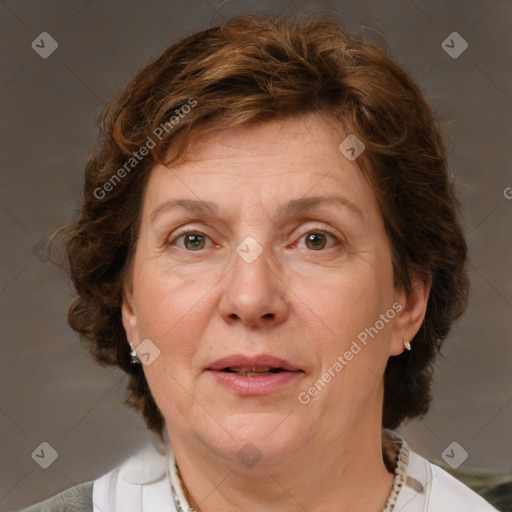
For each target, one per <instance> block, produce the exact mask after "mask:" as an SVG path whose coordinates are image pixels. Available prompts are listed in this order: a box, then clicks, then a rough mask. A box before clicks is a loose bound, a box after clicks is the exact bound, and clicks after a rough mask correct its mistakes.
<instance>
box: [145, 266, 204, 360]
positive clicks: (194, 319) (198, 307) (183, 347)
mask: <svg viewBox="0 0 512 512" xmlns="http://www.w3.org/2000/svg"><path fill="white" fill-rule="evenodd" d="M210 288H211V286H210V285H209V284H208V283H206V282H205V280H202V279H198V280H193V281H183V280H182V279H180V278H177V277H175V276H170V275H168V274H165V273H161V272H159V271H158V270H154V271H152V272H149V271H148V272H146V273H145V274H140V276H139V282H138V288H137V289H136V310H137V323H138V329H139V336H140V339H141V340H142V339H145V338H149V339H150V340H152V341H153V342H154V343H155V344H156V345H157V346H158V347H159V348H160V350H161V351H162V352H165V353H166V354H169V355H170V356H171V357H170V358H169V359H168V361H169V363H170V364H173V361H174V362H176V361H178V360H183V358H186V357H187V356H189V355H190V354H192V353H193V352H194V350H195V345H196V344H197V340H198V339H199V337H200V334H201V332H202V331H203V329H204V325H205V322H206V318H207V315H206V313H205V309H206V308H207V307H208V296H207V291H208V290H209V289H210ZM201 319H203V322H202V321H201Z"/></svg>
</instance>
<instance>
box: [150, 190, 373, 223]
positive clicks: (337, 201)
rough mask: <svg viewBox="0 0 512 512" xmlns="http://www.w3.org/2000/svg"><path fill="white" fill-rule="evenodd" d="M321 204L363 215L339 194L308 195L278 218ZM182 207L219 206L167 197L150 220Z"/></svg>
mask: <svg viewBox="0 0 512 512" xmlns="http://www.w3.org/2000/svg"><path fill="white" fill-rule="evenodd" d="M323 204H331V205H334V206H337V207H344V208H347V209H348V210H350V211H352V212H353V213H356V214H357V215H360V216H361V217H364V215H363V211H362V210H361V208H360V207H359V206H358V205H357V204H356V203H354V202H353V201H351V200H349V199H347V198H346V197H341V196H310V197H301V198H299V199H292V200H291V201H289V202H288V203H286V204H284V205H283V206H281V208H280V210H279V218H283V217H284V218H286V217H292V216H294V215H299V214H302V213H306V212H307V211H309V210H313V209H314V208H317V207H318V206H321V205H323ZM175 209H182V210H187V211H189V212H192V213H203V214H204V213H213V214H214V215H217V216H218V212H219V206H218V205H217V204H215V203H211V202H209V201H201V200H196V199H169V200H168V201H164V202H163V203H161V204H159V205H158V206H157V207H156V208H155V209H154V210H153V212H152V213H151V222H154V221H155V220H156V219H157V218H158V217H159V216H160V215H162V214H163V213H164V212H167V211H169V210H175Z"/></svg>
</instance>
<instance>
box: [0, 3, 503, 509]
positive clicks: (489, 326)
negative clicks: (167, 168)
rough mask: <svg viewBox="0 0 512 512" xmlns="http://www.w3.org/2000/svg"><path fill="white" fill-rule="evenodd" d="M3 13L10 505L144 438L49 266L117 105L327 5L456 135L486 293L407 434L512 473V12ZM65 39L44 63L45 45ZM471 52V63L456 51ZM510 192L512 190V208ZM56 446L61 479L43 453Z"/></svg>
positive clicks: (240, 6) (159, 8)
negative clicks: (163, 70) (234, 28)
mask: <svg viewBox="0 0 512 512" xmlns="http://www.w3.org/2000/svg"><path fill="white" fill-rule="evenodd" d="M219 5H220V2H219V1H218V0H189V1H186V2H179V1H177V0H167V1H163V0H161V1H147V2H143V1H142V0H130V1H124V2H123V1H120V0H118V1H116V0H106V1H102V0H89V1H87V0H80V1H78V0H75V1H64V0H61V1H58V0H52V1H49V0H46V1H35V0H30V1H29V0H5V1H2V2H1V3H0V25H1V43H2V45H1V50H0V51H1V62H2V68H1V75H0V105H1V112H2V116H1V120H2V121H1V129H2V132H1V137H0V140H1V143H2V151H1V158H2V167H1V170H0V181H1V185H0V226H1V233H2V236H1V246H2V250H1V265H0V325H1V326H2V331H1V343H2V351H1V356H0V360H1V365H2V370H1V378H2V384H1V386H0V433H1V442H2V444H1V449H2V451H1V461H2V462H1V467H2V470H1V475H0V509H1V510H14V509H16V508H18V507H21V506H25V505H28V504H30V503H33V502H34V501H36V500H39V499H42V498H45V497H48V496H50V495H53V494H54V493H56V492H57V491H60V490H62V489H64V488H68V487H70V486H72V485H74V484H76V483H79V482H82V481H85V480H88V479H92V478H95V477H97V476H99V475H101V474H103V473H105V472H106V471H108V470H110V469H111V468H113V467H114V466H115V465H116V464H117V463H118V462H120V461H121V460H123V459H124V458H125V457H126V456H127V455H128V454H129V453H131V452H132V451H134V450H135V449H137V448H138V447H139V446H140V445H142V444H143V443H145V442H146V439H147V435H148V434H147V433H146V431H145V427H144V425H143V422H142V420H141V419H139V418H138V416H136V415H135V413H134V412H132V411H130V410H128V409H125V408H124V407H123V406H122V405H121V404H120V402H121V400H122V397H123V395H124V392H123V382H124V379H123V377H122V375H121V374H120V373H119V372H117V371H114V370H111V369H103V368H100V367H97V366H95V364H94V363H93V362H92V361H89V359H88V357H87V355H86V353H85V350H84V348H83V347H82V346H81V345H80V343H79V341H78V339H77V336H76V335H75V334H74V333H73V332H72V331H71V330H70V329H69V328H68V327H67V324H66V314H67V307H68V304H69V302H70V296H71V293H72V290H71V288H70V286H69V284H68V282H67V278H66V276H65V275H64V274H63V273H62V272H61V271H60V270H59V269H58V268H56V267H55V266H54V265H52V264H51V263H48V262H46V261H45V258H44V257H43V255H42V253H41V250H42V247H43V245H44V243H45V241H46V238H47V237H48V236H49V235H50V234H51V233H52V232H53V231H54V230H55V229H57V228H58V227H59V226H60V225H62V224H63V223H65V222H66V221H68V220H69V219H70V218H71V216H72V208H73V207H74V206H75V205H76V203H77V200H78V198H79V195H80V189H81V186H82V180H83V168H84V164H85V162H86V160H87V157H88V154H89V152H90V150H91V149H92V148H93V145H94V141H95V136H96V119H97V117H98V114H99V113H100V110H101V108H102V107H103V104H104V102H105V101H106V100H107V99H108V98H109V97H111V96H112V95H113V94H114V93H115V92H116V91H117V90H118V89H119V88H122V87H124V86H125V85H126V83H127V82H128V80H129V79H130V77H131V76H132V75H133V73H134V72H135V70H137V69H140V68H141V67H143V66H144V65H145V63H147V62H148V60H149V59H150V58H153V57H156V56H157V55H158V54H159V53H160V52H161V51H163V49H164V48H165V47H166V46H168V45H169V44H170V43H171V42H172V41H174V40H175V39H177V38H181V37H183V36H186V35H188V34H190V33H191V32H193V31H196V30H199V29H201V28H205V27H207V26H208V25H209V24H214V23H218V22H220V21H222V19H223V18H226V17H228V16H229V15H231V14H234V13H238V12H242V11H247V10H253V9H258V8H261V7H265V8H274V9H279V10H281V9H283V10H285V11H286V12H293V11H298V10H304V9H306V8H312V7H323V8H328V9H331V10H333V11H336V12H338V13H339V14H340V15H341V17H342V18H343V19H344V21H345V23H346V25H347V26H348V27H349V28H351V29H357V28H358V27H360V26H365V27H368V28H367V29H365V33H366V34H367V37H368V38H370V39H372V40H379V37H378V36H377V35H376V33H375V32H374V30H382V31H383V32H384V34H385V36H386V39H387V42H388V44H389V47H390V50H391V53H392V55H393V57H394V58H395V59H396V60H398V61H399V62H400V63H401V64H402V65H403V66H404V67H405V68H406V69H407V70H408V71H409V72H410V73H411V75H412V76H413V78H414V79H416V81H418V82H419V84H420V86H421V88H422V90H423V92H424V93H425V95H426V96H427V98H428V99H429V101H430V102H431V104H432V105H433V107H434V109H435V110H436V111H437V112H438V114H439V115H440V116H441V118H442V121H443V122H445V123H449V124H447V127H446V129H445V131H446V132H447V133H448V135H449V136H451V137H452V138H453V142H454V149H453V154H452V158H451V165H452V168H453V172H454V175H455V178H456V180H457V183H458V187H459V190H460V195H461V198H462V201H463V203H464V205H465V208H466V231H467V235H468V240H469V243H470V246H471V260H472V263H471V277H472V283H473V290H472V295H471V302H470V306H469V310H468V313H467V315H466V316H465V319H464V320H463V321H462V322H460V324H459V325H458V326H457V327H456V328H455V329H454V331H453V334H452V335H451V338H450V340H449V343H448V344H447V348H446V350H445V354H446V359H444V360H441V361H440V362H439V365H438V372H437V378H436V382H437V384H436V388H437V397H436V399H435V402H434V403H433V406H432V409H431V412H430V413H429V415H428V416H427V417H426V418H425V419H424V421H421V422H413V423H411V424H409V425H407V426H405V427H404V428H402V429H401V431H402V433H403V434H404V435H405V437H406V439H407V440H408V441H409V444H410V445H411V446H412V448H413V449H415V450H416V451H418V452H420V453H421V454H423V455H424V456H427V457H429V458H430V459H431V460H432V459H437V460H439V459H440V458H441V453H442V452H443V450H444V449H445V448H446V447H447V446H448V445H449V444H450V443H451V442H453V441H456V442H458V443H459V444H460V445H461V446H462V447H463V448H464V449H465V450H466V451H467V452H468V454H469V457H468V459H467V460H466V461H465V462H464V463H463V465H462V466H461V469H476V468H484V469H485V468H486V469H492V470H500V471H509V472H510V471H512V458H511V451H512V442H511V438H510V432H511V420H512V382H511V378H510V369H511V362H512V361H511V360H512V355H511V354H512V350H511V349H512V341H511V335H510V328H511V316H512V315H511V312H512V309H511V306H512V285H511V274H512V273H511V264H510V261H511V240H512V236H511V235H512V233H511V222H510V220H511V214H512V200H507V198H506V197H505V195H504V190H506V188H507V187H512V176H511V173H510V162H511V156H512V155H511V153H512V152H511V147H512V145H511V124H510V120H511V113H512V87H511V86H512V80H511V69H512V66H511V64H512V63H511V60H512V55H511V49H512V30H511V29H512V27H511V21H512V11H511V2H510V0H478V1H476V0H475V1H462V0H460V1H454V2H446V1H441V0H436V1H426V0H424V1H423V0H422V1H420V0H416V1H412V0H410V1H408V0H404V1H400V0H387V1H382V0H380V1H379V0H373V1H372V0H349V1H343V2H342V1H340V0H337V1H327V0H326V1H323V2H320V1H319V2H304V1H300V0H296V1H289V0H287V1H284V0H268V1H260V2H258V3H248V2H231V3H227V4H225V5H223V6H222V7H221V8H220V9H219V10H218V11H217V12H215V10H216V8H217V7H218V6H219ZM44 31H46V32H49V33H50V34H51V35H52V37H53V38H55V39H56V40H57V42H58V45H59V46H58V49H57V50H56V51H55V53H53V54H52V55H51V56H50V57H49V58H47V59H42V58H41V57H40V56H39V55H38V54H37V53H36V52H35V51H34V50H33V49H32V48H31V43H32V41H33V40H34V39H36V37H37V36H38V35H39V34H40V33H41V32H44ZM453 31H456V32H458V33H459V34H461V35H462V37H463V38H464V39H465V40H466V41H467V42H468V43H469V48H468V49H467V50H466V51H465V52H464V53H463V54H462V55H461V56H460V57H458V58H457V59H453V58H451V57H450V56H449V55H448V54H447V53H446V52H445V51H444V50H443V48H442V47H441V43H442V41H443V40H444V39H445V38H446V37H447V36H448V35H449V34H450V33H452V32H453ZM511 195H512V194H511ZM43 441H46V442H48V443H50V444H51V446H53V447H54V448H55V450H56V451H57V452H58V459H57V460H56V461H55V462H54V463H53V464H52V465H51V466H50V467H49V468H48V469H42V468H40V467H39V466H38V465H37V464H36V463H35V462H34V460H33V459H32V458H31V453H32V452H33V451H34V450H35V449H36V447H38V446H39V445H40V443H41V442H43Z"/></svg>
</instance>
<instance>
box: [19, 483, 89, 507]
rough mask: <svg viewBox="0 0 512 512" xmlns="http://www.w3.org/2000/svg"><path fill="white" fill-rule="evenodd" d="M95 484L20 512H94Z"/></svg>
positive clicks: (65, 492) (72, 488)
mask: <svg viewBox="0 0 512 512" xmlns="http://www.w3.org/2000/svg"><path fill="white" fill-rule="evenodd" d="M92 487H93V482H86V483H83V484H80V485H77V486H76V487H71V488H70V489H67V490H66V491H63V492H61V493H60V494H57V495H55V496H53V497H52V498H50V499H48V500H46V501H41V502H40V503H36V504H35V505H32V506H30V507H28V508H25V509H23V510H21V511H20V512H92V510H93V504H92Z"/></svg>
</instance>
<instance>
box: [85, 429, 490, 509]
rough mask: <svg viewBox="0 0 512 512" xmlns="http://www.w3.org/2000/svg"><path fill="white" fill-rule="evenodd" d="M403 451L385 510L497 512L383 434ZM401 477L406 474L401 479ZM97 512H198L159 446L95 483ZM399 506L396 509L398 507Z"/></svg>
mask: <svg viewBox="0 0 512 512" xmlns="http://www.w3.org/2000/svg"><path fill="white" fill-rule="evenodd" d="M383 435H387V436H389V437H390V438H391V439H392V441H393V442H395V443H397V444H398V445H399V446H400V458H401V460H402V464H401V465H400V464H399V466H400V468H401V469H399V468H398V467H397V470H396V471H395V472H396V473H397V477H396V478H395V485H394V487H393V490H392V492H391V494H390V499H389V500H388V505H387V507H386V509H392V510H393V511H394V512H492V511H494V512H496V510H497V509H495V508H494V507H492V506H491V505H490V504H489V503H487V502H486V501H485V500H484V499H483V498H481V497H480V496H478V495H477V494H476V493H475V492H473V491H472V490H471V489H469V487H467V486H465V485H464V484H463V483H461V482H459V481H458V480H457V479H455V478H454V477H453V476H451V475H450V474H449V473H447V472H446V471H444V470H443V469H441V468H440V467H439V466H436V465H435V464H432V463H431V462H429V461H428V460H426V459H425V458H423V457H421V456H420V455H418V454H417V453H415V452H414V451H412V450H410V449H409V447H408V445H407V443H406V442H405V440H404V439H403V438H402V437H401V436H399V435H398V434H397V433H396V432H392V431H390V430H383ZM398 473H401V474H400V475H399V474H398ZM92 498H93V504H94V512H165V511H168V512H193V511H194V509H193V508H192V507H191V506H190V505H189V504H188V502H187V500H186V498H185V496H184V493H183V489H182V486H181V481H180V478H179V473H178V469H177V467H176V463H175V460H174V455H173V453H172V450H171V448H170V445H169V444H165V443H161V442H160V441H159V440H156V438H155V441H154V442H153V444H150V445H148V446H147V447H146V448H144V449H143V450H141V451H140V452H139V453H137V454H136V455H134V456H133V457H131V458H129V459H127V460H126V461H125V462H124V463H122V464H121V465H120V466H119V467H118V468H116V469H114V470H112V471H110V472H109V473H107V474H105V475H103V476H102V477H100V478H98V479H97V480H95V481H94V484H93V496H92ZM393 502H394V506H393V504H392V503H393Z"/></svg>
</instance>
